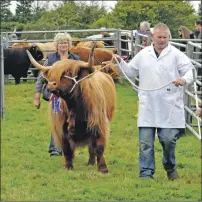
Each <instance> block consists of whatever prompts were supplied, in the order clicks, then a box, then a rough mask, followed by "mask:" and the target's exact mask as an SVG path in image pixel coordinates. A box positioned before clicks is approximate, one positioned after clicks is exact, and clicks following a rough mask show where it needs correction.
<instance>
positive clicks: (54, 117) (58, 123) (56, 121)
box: [48, 98, 69, 147]
mask: <svg viewBox="0 0 202 202" xmlns="http://www.w3.org/2000/svg"><path fill="white" fill-rule="evenodd" d="M60 99H61V98H60ZM60 109H61V113H59V114H56V113H55V112H54V111H53V109H52V103H51V102H50V103H49V105H48V112H49V119H50V120H49V122H50V128H51V132H52V135H53V138H54V140H55V143H56V145H57V146H59V147H61V146H62V136H63V134H64V132H63V126H64V124H65V122H66V121H67V118H68V113H69V112H68V108H67V105H66V103H65V101H64V100H63V99H61V103H60Z"/></svg>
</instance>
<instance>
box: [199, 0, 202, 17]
mask: <svg viewBox="0 0 202 202" xmlns="http://www.w3.org/2000/svg"><path fill="white" fill-rule="evenodd" d="M198 15H199V16H200V17H201V16H202V4H201V3H200V4H199V8H198Z"/></svg>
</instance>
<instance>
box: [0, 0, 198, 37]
mask: <svg viewBox="0 0 202 202" xmlns="http://www.w3.org/2000/svg"><path fill="white" fill-rule="evenodd" d="M10 4H11V1H10V0H1V14H0V15H1V32H2V31H13V30H14V27H16V29H17V30H18V31H22V30H24V31H25V30H27V31H30V30H35V31H36V30H61V29H65V30H70V29H71V30H72V29H73V30H75V29H94V28H101V27H106V28H115V29H118V28H119V29H130V30H134V29H137V27H138V24H139V23H140V22H142V21H148V22H150V23H151V27H153V26H154V25H155V24H156V23H158V22H163V23H166V24H167V25H168V26H169V28H170V30H171V33H172V36H173V37H178V35H177V29H178V27H179V26H180V25H184V26H186V27H188V28H189V29H190V30H192V31H193V29H194V23H195V21H196V20H199V19H200V16H201V13H202V12H201V9H202V7H201V3H200V6H199V10H198V11H197V12H196V11H195V10H194V8H193V6H192V5H191V4H190V2H189V1H182V0H181V1H151V0H150V1H126V0H119V1H118V2H117V3H116V5H115V7H114V8H113V9H111V10H110V11H109V10H108V8H107V1H106V3H105V4H104V3H99V2H98V1H90V3H89V4H87V3H86V2H85V1H74V0H70V1H67V0H63V1H61V2H60V4H58V3H56V2H55V4H54V2H53V7H52V8H49V4H50V1H45V2H44V1H34V0H17V6H16V10H15V14H13V13H12V12H11V11H10V9H9V6H10ZM85 34H86V35H87V34H88V33H85ZM75 35H76V34H75ZM80 35H81V34H80ZM80 35H78V34H77V36H78V37H82V36H80ZM35 37H38V36H35ZM49 37H52V36H51V35H50V36H48V35H47V38H49ZM32 38H33V37H32Z"/></svg>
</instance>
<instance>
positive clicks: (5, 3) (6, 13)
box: [0, 0, 13, 22]
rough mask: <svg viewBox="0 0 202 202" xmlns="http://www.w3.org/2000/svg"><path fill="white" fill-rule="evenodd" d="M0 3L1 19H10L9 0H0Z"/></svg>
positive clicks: (7, 20) (3, 20) (5, 20)
mask: <svg viewBox="0 0 202 202" xmlns="http://www.w3.org/2000/svg"><path fill="white" fill-rule="evenodd" d="M0 5H1V14H0V17H1V21H2V22H9V21H11V19H12V17H13V14H12V13H11V11H10V9H9V6H10V5H11V2H10V0H1V1H0Z"/></svg>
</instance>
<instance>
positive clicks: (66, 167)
mask: <svg viewBox="0 0 202 202" xmlns="http://www.w3.org/2000/svg"><path fill="white" fill-rule="evenodd" d="M65 170H73V165H66V166H65Z"/></svg>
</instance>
